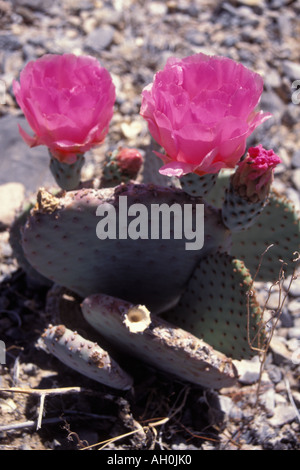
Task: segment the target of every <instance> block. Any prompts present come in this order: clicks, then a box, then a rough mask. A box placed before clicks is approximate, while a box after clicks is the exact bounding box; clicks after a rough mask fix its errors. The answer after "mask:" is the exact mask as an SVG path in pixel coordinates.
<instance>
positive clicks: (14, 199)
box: [0, 183, 25, 226]
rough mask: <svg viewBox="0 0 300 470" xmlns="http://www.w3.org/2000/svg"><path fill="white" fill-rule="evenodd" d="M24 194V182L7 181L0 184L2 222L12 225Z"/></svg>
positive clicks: (0, 219)
mask: <svg viewBox="0 0 300 470" xmlns="http://www.w3.org/2000/svg"><path fill="white" fill-rule="evenodd" d="M24 196H25V188H24V186H23V184H22V183H6V184H2V185H1V186H0V224H2V225H4V226H9V225H11V223H12V222H13V220H14V217H15V213H16V211H17V210H18V209H19V208H20V207H21V205H22V202H23V201H24Z"/></svg>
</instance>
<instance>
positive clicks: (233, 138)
mask: <svg viewBox="0 0 300 470" xmlns="http://www.w3.org/2000/svg"><path fill="white" fill-rule="evenodd" d="M262 91H263V80H262V78H261V76H260V75H258V74H257V73H254V72H252V71H251V70H249V69H247V68H246V67H244V66H243V65H241V64H238V63H236V62H234V61H233V60H231V59H229V58H226V57H219V56H211V57H210V56H206V55H204V54H195V55H192V56H190V57H186V58H184V59H176V58H170V59H169V60H168V61H167V64H166V66H165V68H164V69H163V70H162V71H159V72H158V73H157V74H156V75H155V77H154V81H153V83H151V84H150V85H148V86H146V88H145V89H144V90H143V92H142V105H141V111H140V112H141V115H142V116H143V117H144V119H145V120H146V121H147V122H148V127H149V131H150V133H151V135H152V137H153V138H154V139H155V140H156V142H158V144H159V145H160V146H161V147H163V148H164V150H165V152H166V153H165V154H161V153H157V155H158V156H159V157H160V158H161V159H162V160H163V162H164V163H165V165H164V166H163V167H162V168H161V169H160V173H162V174H164V175H168V176H179V177H180V176H182V175H184V174H186V173H191V172H194V173H197V174H199V175H203V174H207V173H218V172H219V170H220V169H221V168H234V167H235V166H236V164H237V162H238V161H239V160H240V158H241V157H242V155H243V154H244V152H245V149H246V139H247V137H248V136H249V135H250V134H251V133H252V132H253V131H254V129H255V128H256V127H257V126H258V125H260V124H261V123H263V122H264V121H265V120H266V119H268V118H269V117H271V115H270V114H269V113H263V112H262V111H256V107H257V105H258V103H259V100H260V96H261V94H262Z"/></svg>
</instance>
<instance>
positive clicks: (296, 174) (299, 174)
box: [292, 168, 300, 191]
mask: <svg viewBox="0 0 300 470" xmlns="http://www.w3.org/2000/svg"><path fill="white" fill-rule="evenodd" d="M292 182H293V183H294V186H295V188H296V190H297V191H300V168H296V169H295V170H294V171H293V173H292Z"/></svg>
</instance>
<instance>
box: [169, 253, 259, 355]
mask: <svg viewBox="0 0 300 470" xmlns="http://www.w3.org/2000/svg"><path fill="white" fill-rule="evenodd" d="M249 289H251V290H252V278H251V276H250V274H249V271H248V270H247V269H246V268H245V266H244V264H243V262H242V261H239V260H237V259H234V258H233V257H231V256H229V255H228V254H226V253H219V254H217V255H215V256H209V257H207V258H205V259H203V260H202V261H201V262H200V263H199V265H198V267H197V268H196V269H195V271H194V273H193V275H192V277H191V279H190V282H189V285H188V287H187V289H186V291H185V293H184V294H183V296H182V298H181V299H180V302H179V303H178V305H177V306H176V307H175V308H174V309H172V310H170V311H169V312H167V313H166V314H164V318H166V319H167V320H168V321H172V323H173V324H175V325H178V326H180V327H181V328H184V329H185V330H187V331H190V332H191V333H192V334H193V335H195V336H197V337H198V338H201V339H203V340H204V341H206V342H207V343H209V344H210V345H212V346H213V347H214V348H215V349H216V350H218V351H221V352H223V353H224V354H226V355H227V356H228V357H232V358H233V359H243V358H248V357H251V356H252V355H253V350H252V349H251V347H250V345H249V343H248V331H249V334H250V338H253V339H254V338H255V336H256V335H257V333H258V328H259V329H260V326H261V316H262V312H261V310H260V308H259V306H258V304H257V302H256V300H255V295H252V296H250V295H248V293H249ZM248 301H249V310H248V307H247V304H248ZM248 313H249V316H248ZM248 318H249V329H248ZM257 339H259V344H258V343H257V342H255V344H253V346H254V347H258V346H259V347H261V344H260V342H261V341H262V334H259V338H257Z"/></svg>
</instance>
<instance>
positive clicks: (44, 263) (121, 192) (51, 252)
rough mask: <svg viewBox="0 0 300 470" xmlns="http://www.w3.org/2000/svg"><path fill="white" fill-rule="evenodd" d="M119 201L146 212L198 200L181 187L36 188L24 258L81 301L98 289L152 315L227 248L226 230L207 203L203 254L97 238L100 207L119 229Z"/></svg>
mask: <svg viewBox="0 0 300 470" xmlns="http://www.w3.org/2000/svg"><path fill="white" fill-rule="evenodd" d="M120 196H127V203H128V207H131V205H132V204H135V203H140V202H142V203H143V205H144V206H145V207H147V208H148V209H149V211H148V214H150V206H151V205H152V204H162V203H165V204H167V205H168V207H171V205H172V204H173V203H177V204H179V205H180V207H183V205H184V204H187V203H188V204H192V205H194V206H195V204H196V203H197V202H201V203H202V200H200V201H199V200H197V199H194V198H191V197H190V196H188V195H187V194H185V193H184V192H183V191H181V190H176V189H171V188H162V187H159V186H154V185H136V184H131V183H130V184H128V185H120V186H118V187H117V188H116V189H112V188H107V189H102V190H94V189H82V190H79V191H70V192H68V193H66V194H65V196H63V197H61V198H54V197H53V196H51V195H50V194H48V193H47V192H46V191H41V192H40V193H39V197H38V204H37V206H36V207H35V209H34V210H33V211H32V214H31V216H30V217H29V220H28V223H27V224H26V227H25V229H24V232H23V248H24V252H25V254H26V257H27V259H28V261H29V262H30V263H31V265H32V266H33V267H34V268H35V269H36V270H37V271H39V272H40V273H41V274H43V275H44V276H46V277H47V278H49V279H50V280H52V281H54V282H55V283H57V284H60V285H62V286H64V287H67V288H68V289H70V290H71V291H73V292H75V293H77V294H78V295H80V296H82V297H86V296H88V295H91V294H94V293H97V292H101V293H105V294H108V295H113V296H116V297H119V298H123V299H125V300H130V301H132V302H134V303H142V304H146V305H147V307H148V308H150V309H151V311H152V312H155V313H156V312H158V311H163V310H166V309H167V308H169V307H170V306H171V305H174V304H175V303H176V302H177V301H178V300H179V297H180V296H181V294H182V292H183V290H184V288H185V285H186V282H187V280H188V279H189V277H190V276H191V274H192V272H193V269H194V267H195V265H196V264H197V263H198V261H199V260H200V259H201V258H202V257H203V256H205V255H207V254H208V253H211V252H215V250H216V249H217V250H220V251H222V250H225V249H226V248H227V245H228V237H229V232H228V231H226V229H225V228H224V226H223V225H222V222H221V220H220V211H219V210H216V209H214V208H211V207H209V206H205V211H204V212H205V221H204V225H205V230H204V235H205V238H204V246H203V248H202V249H201V250H186V242H187V240H186V239H184V237H183V238H181V239H175V238H171V239H166V240H164V239H162V238H158V239H153V238H149V239H143V238H138V239H131V238H126V239H121V238H120V237H119V238H117V239H111V238H109V239H108V238H107V239H105V240H100V239H99V238H98V237H97V235H96V227H97V224H98V222H99V217H97V215H96V211H97V208H98V207H99V206H100V205H103V204H106V203H110V204H112V205H113V206H114V207H115V209H116V214H117V219H118V220H117V225H119V224H120V223H121V220H120V217H119V216H120V214H119V203H120ZM148 222H149V223H150V220H149V221H148ZM126 228H127V227H126Z"/></svg>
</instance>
